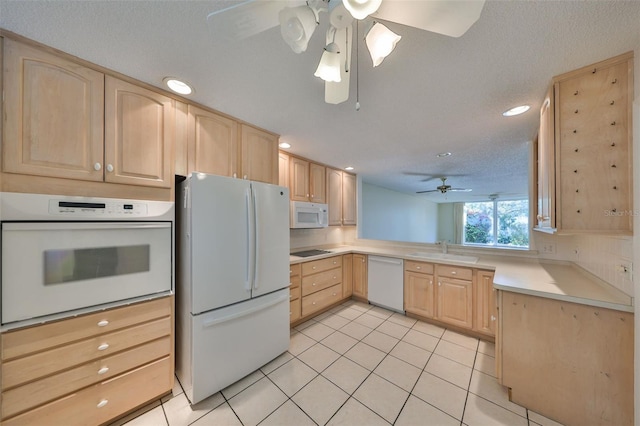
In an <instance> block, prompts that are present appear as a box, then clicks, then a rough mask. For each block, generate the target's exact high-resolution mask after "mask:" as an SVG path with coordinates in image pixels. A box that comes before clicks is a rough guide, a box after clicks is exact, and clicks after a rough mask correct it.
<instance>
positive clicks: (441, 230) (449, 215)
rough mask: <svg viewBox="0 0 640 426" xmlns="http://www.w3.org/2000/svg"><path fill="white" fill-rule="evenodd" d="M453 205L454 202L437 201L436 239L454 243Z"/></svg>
mask: <svg viewBox="0 0 640 426" xmlns="http://www.w3.org/2000/svg"><path fill="white" fill-rule="evenodd" d="M453 206H454V203H438V241H442V240H445V241H447V242H448V243H451V244H453V243H454V234H455V223H453V222H454V221H453Z"/></svg>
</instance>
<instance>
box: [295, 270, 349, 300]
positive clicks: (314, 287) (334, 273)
mask: <svg viewBox="0 0 640 426" xmlns="http://www.w3.org/2000/svg"><path fill="white" fill-rule="evenodd" d="M340 282H342V268H336V269H330V270H328V271H325V272H320V273H319V274H313V275H309V276H307V277H303V278H302V295H303V296H307V295H309V294H311V293H315V292H316V291H319V290H324V289H325V288H327V287H331V286H332V285H336V284H338V283H340Z"/></svg>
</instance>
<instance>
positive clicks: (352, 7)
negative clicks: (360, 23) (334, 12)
mask: <svg viewBox="0 0 640 426" xmlns="http://www.w3.org/2000/svg"><path fill="white" fill-rule="evenodd" d="M342 4H343V5H344V7H346V8H347V10H348V11H349V13H351V16H353V17H354V18H356V19H359V20H362V19H364V18H366V17H367V16H369V15H371V14H372V13H375V12H376V11H377V10H378V9H379V8H380V5H381V4H382V0H342Z"/></svg>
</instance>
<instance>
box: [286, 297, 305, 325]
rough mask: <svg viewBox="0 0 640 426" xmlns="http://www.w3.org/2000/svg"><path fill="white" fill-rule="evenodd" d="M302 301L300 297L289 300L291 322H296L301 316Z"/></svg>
mask: <svg viewBox="0 0 640 426" xmlns="http://www.w3.org/2000/svg"><path fill="white" fill-rule="evenodd" d="M301 314H302V312H301V303H300V299H296V300H292V301H291V302H289V322H294V321H297V320H299V319H300V317H301Z"/></svg>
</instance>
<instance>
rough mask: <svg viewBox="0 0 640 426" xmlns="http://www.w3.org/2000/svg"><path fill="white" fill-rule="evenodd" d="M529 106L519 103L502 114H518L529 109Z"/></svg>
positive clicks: (510, 115) (507, 115)
mask: <svg viewBox="0 0 640 426" xmlns="http://www.w3.org/2000/svg"><path fill="white" fill-rule="evenodd" d="M529 108H531V107H530V106H529V105H520V106H517V107H513V108H511V109H510V110H508V111H505V112H503V113H502V115H504V116H505V117H512V116H514V115H520V114H522V113H525V112H527V111H529Z"/></svg>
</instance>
